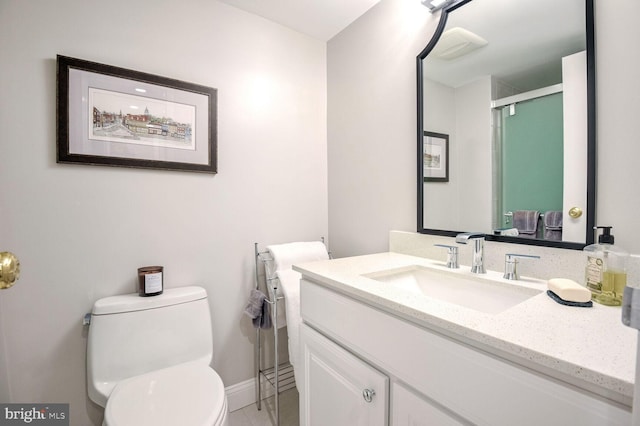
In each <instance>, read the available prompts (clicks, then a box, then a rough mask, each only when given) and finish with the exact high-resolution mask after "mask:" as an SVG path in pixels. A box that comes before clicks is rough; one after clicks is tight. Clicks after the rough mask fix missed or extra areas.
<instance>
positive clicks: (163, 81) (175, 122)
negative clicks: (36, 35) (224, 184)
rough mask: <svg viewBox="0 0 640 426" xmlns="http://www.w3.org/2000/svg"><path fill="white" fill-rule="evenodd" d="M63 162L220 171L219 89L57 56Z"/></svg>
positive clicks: (60, 160)
mask: <svg viewBox="0 0 640 426" xmlns="http://www.w3.org/2000/svg"><path fill="white" fill-rule="evenodd" d="M56 102H57V142H56V143H57V162H58V163H77V164H88V165H103V166H117V167H136V168H150V169H163V170H181V171H192V172H202V173H217V89H214V88H210V87H206V86H201V85H197V84H192V83H187V82H184V81H180V80H174V79H170V78H166V77H160V76H156V75H152V74H147V73H144V72H140V71H133V70H128V69H124V68H118V67H114V66H110V65H104V64H99V63H95V62H89V61H85V60H82V59H76V58H70V57H67V56H61V55H58V56H57V99H56Z"/></svg>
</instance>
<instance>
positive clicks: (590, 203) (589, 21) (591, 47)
mask: <svg viewBox="0 0 640 426" xmlns="http://www.w3.org/2000/svg"><path fill="white" fill-rule="evenodd" d="M470 1H472V0H457V1H454V2H453V3H451V4H450V5H448V6H447V7H445V8H444V9H442V12H441V15H440V21H439V22H438V26H437V27H436V31H435V33H434V35H433V37H432V38H431V40H430V41H429V43H428V44H427V46H426V47H425V48H424V49H423V50H422V52H420V54H419V55H418V56H417V57H416V77H417V84H416V90H417V94H418V99H417V101H418V107H417V111H418V117H417V118H418V120H417V123H418V133H417V136H418V137H417V139H418V143H417V147H418V149H417V155H416V158H417V163H418V179H417V188H418V193H417V195H418V198H417V200H418V203H417V204H418V205H417V207H418V209H417V210H418V222H417V223H418V232H419V233H421V234H431V235H441V236H447V237H454V236H456V235H457V234H458V233H460V232H466V231H472V230H469V229H465V230H462V231H448V230H442V229H428V228H424V181H423V161H422V144H423V131H424V104H423V90H424V85H423V81H422V79H423V70H422V61H423V59H424V58H426V56H427V55H428V54H429V52H431V50H433V48H434V46H435V45H436V43H437V42H438V40H439V39H440V36H441V35H442V33H443V32H444V29H445V26H446V24H447V19H448V17H449V14H450V13H451V12H453V11H454V10H456V9H458V8H460V7H462V6H464V5H465V4H467V3H469V2H470ZM593 1H594V0H585V9H586V44H587V211H586V215H587V220H586V222H587V223H586V230H585V237H586V240H585V243H584V244H583V243H574V242H566V241H548V240H538V239H527V238H517V237H508V236H501V235H492V234H487V235H486V239H487V240H488V241H499V242H503V243H515V244H527V245H534V246H544V247H557V248H564V249H572V250H582V249H583V248H584V247H585V246H587V245H589V244H593V243H594V235H595V234H594V232H593V229H594V226H595V223H596V221H595V215H596V60H595V30H594V28H595V19H594V4H593Z"/></svg>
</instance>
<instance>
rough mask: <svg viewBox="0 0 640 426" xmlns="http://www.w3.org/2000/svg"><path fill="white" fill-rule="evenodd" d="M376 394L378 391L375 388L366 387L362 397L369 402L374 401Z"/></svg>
mask: <svg viewBox="0 0 640 426" xmlns="http://www.w3.org/2000/svg"><path fill="white" fill-rule="evenodd" d="M375 394H376V391H374V390H373V389H365V390H363V391H362V397H363V398H364V400H365V401H367V402H371V401H373V395H375Z"/></svg>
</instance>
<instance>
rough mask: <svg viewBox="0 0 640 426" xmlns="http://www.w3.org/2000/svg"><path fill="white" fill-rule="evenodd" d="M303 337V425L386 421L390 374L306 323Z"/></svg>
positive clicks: (373, 423)
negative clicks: (379, 369) (386, 374)
mask: <svg viewBox="0 0 640 426" xmlns="http://www.w3.org/2000/svg"><path fill="white" fill-rule="evenodd" d="M300 340H301V342H300V343H301V349H302V361H303V366H302V368H303V371H304V377H303V378H302V379H303V380H302V386H301V389H299V390H300V421H301V424H302V425H306V426H325V425H336V426H337V425H349V426H356V425H363V426H364V425H371V426H378V425H379V426H385V425H386V424H387V406H388V402H387V401H388V386H389V379H388V378H387V376H385V375H383V374H382V373H380V372H379V371H377V370H376V369H374V368H373V367H371V366H370V365H369V364H367V363H365V362H363V361H362V360H360V359H359V358H357V357H355V356H354V355H352V354H351V353H350V352H348V351H346V350H345V349H343V348H342V347H340V346H338V345H337V344H335V343H334V342H332V341H331V340H329V339H327V338H326V337H324V336H322V335H320V334H319V333H317V332H316V331H314V330H313V329H311V328H309V327H308V326H307V325H305V324H302V325H301V327H300ZM365 394H366V395H365Z"/></svg>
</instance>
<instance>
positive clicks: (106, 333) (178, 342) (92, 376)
mask: <svg viewBox="0 0 640 426" xmlns="http://www.w3.org/2000/svg"><path fill="white" fill-rule="evenodd" d="M212 355H213V341H212V333H211V317H210V314H209V302H208V300H207V293H206V291H205V290H204V289H203V288H201V287H182V288H175V289H168V290H165V291H164V293H163V294H161V295H158V296H153V297H140V296H138V294H137V293H134V294H127V295H122V296H113V297H107V298H104V299H100V300H98V301H97V302H96V303H95V304H94V306H93V311H92V314H91V325H90V327H89V339H88V343H87V382H88V391H89V398H91V400H92V401H94V402H95V403H97V404H99V405H101V406H102V407H105V411H104V425H107V426H144V425H153V426H164V425H166V426H175V425H181V426H182V425H184V426H213V425H215V426H218V425H220V426H226V425H227V422H228V408H227V397H226V394H225V390H224V384H223V383H222V380H221V379H220V376H218V374H217V373H216V372H215V371H214V370H213V369H212V368H211V367H209V363H210V362H211V359H212Z"/></svg>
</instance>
